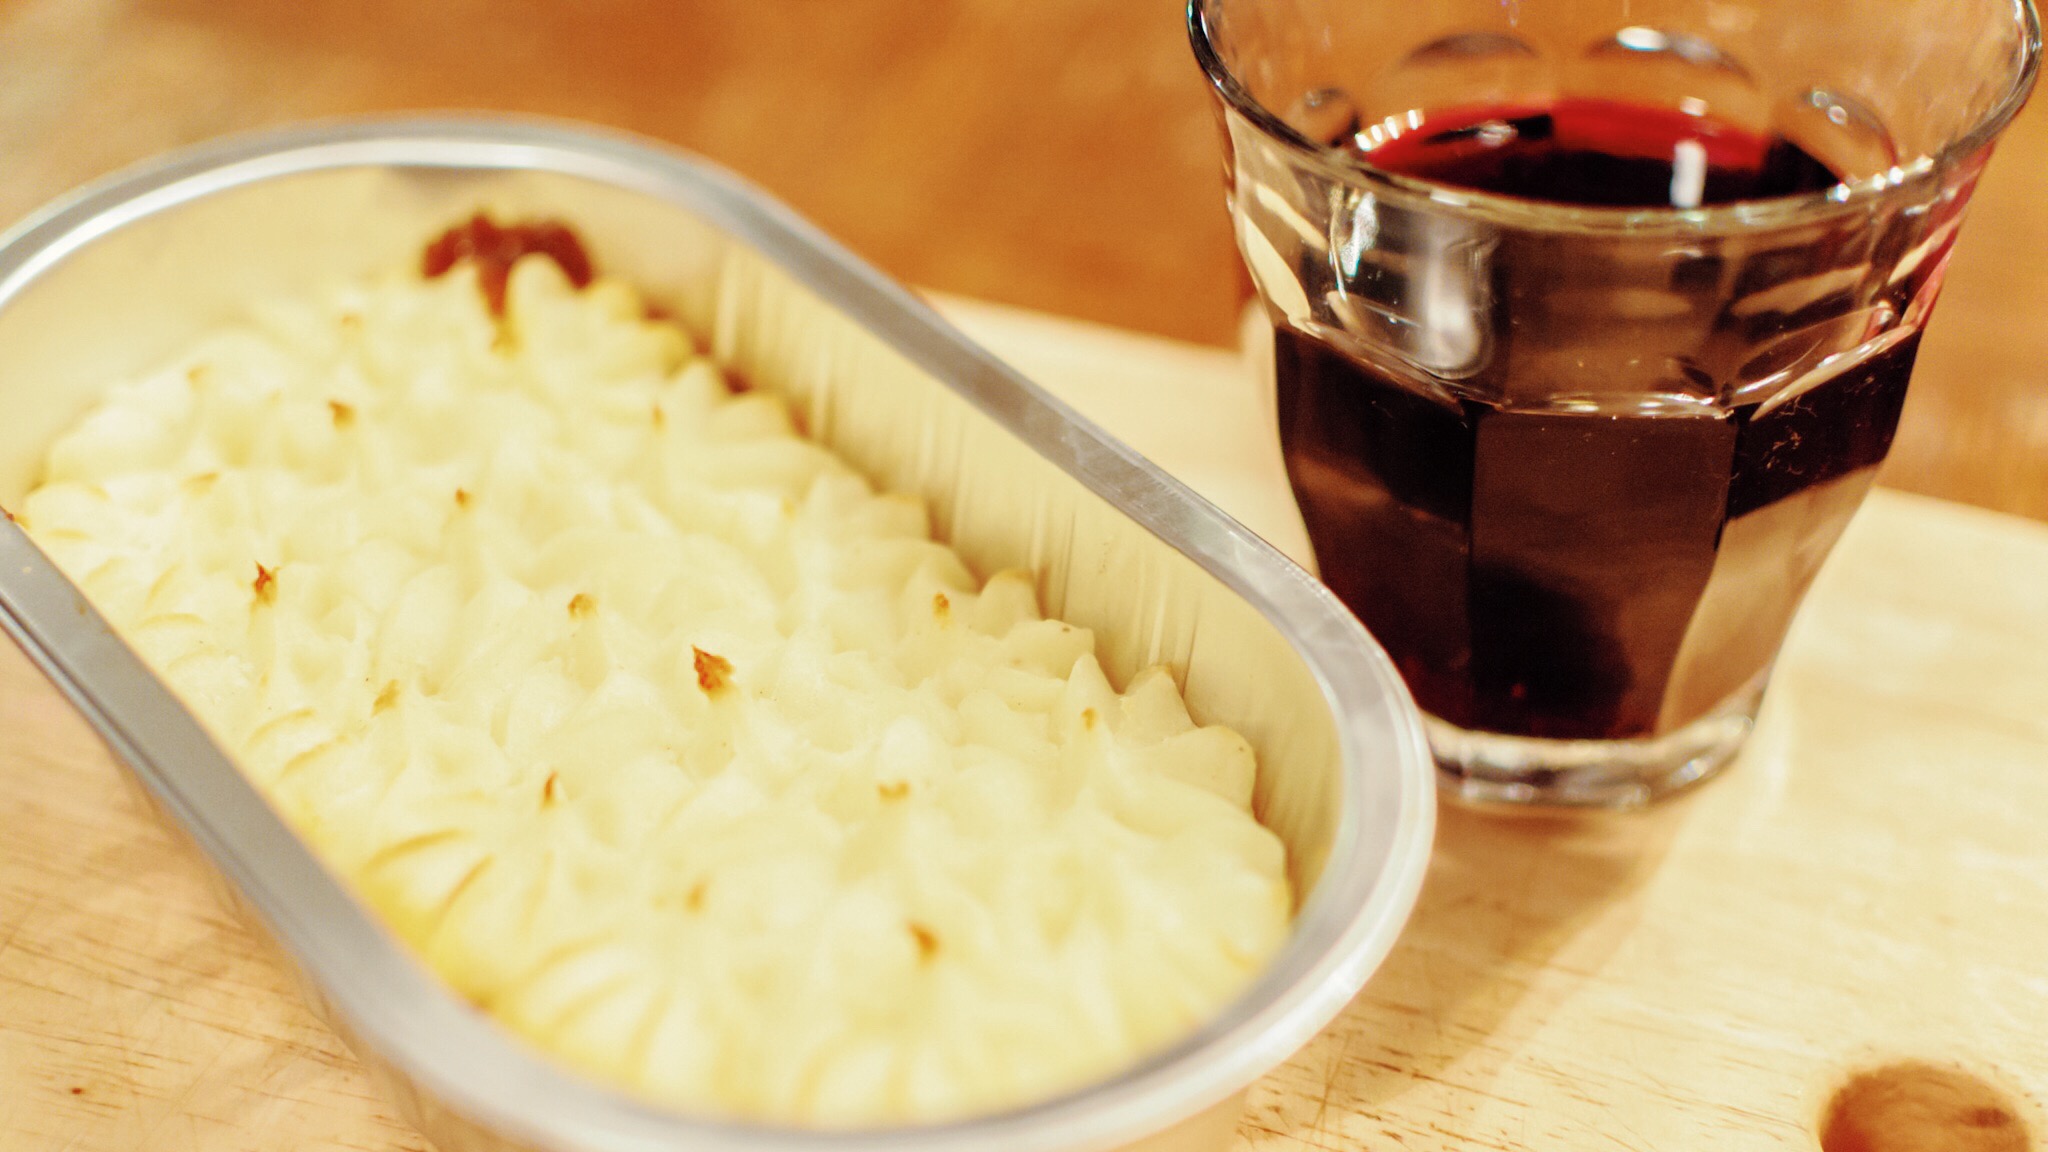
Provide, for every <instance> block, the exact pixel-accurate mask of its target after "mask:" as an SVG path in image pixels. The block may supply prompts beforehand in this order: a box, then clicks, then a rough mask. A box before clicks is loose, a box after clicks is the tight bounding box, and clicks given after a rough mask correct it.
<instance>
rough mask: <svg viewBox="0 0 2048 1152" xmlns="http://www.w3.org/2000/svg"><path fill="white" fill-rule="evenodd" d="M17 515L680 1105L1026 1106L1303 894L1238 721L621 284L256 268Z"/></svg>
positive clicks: (287, 765)
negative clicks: (994, 566)
mask: <svg viewBox="0 0 2048 1152" xmlns="http://www.w3.org/2000/svg"><path fill="white" fill-rule="evenodd" d="M21 513H22V514H21V520H22V522H23V524H24V526H26V527H27V528H28V529H29V530H30V532H31V533H32V534H33V535H34V537H35V538H36V539H37V541H38V542H39V543H41V545H42V546H43V547H44V548H45V549H47V550H48V551H49V552H50V554H51V555H52V556H53V557H55V558H56V560H57V561H58V562H59V563H60V564H61V565H62V566H63V567H64V569H65V570H66V571H67V572H68V573H69V574H70V575H71V576H72V578H73V579H74V580H76V581H77V582H78V583H79V584H80V585H81V586H82V587H84V588H85V589H86V591H87V593H88V594H89V595H90V596H91V597H92V599H93V601H94V603H95V604H96V605H97V606H98V607H99V608H100V610H101V611H102V612H103V613H105V614H106V615H107V616H108V617H109V618H110V619H111V620H112V621H113V623H114V624H115V626H116V627H117V628H119V629H120V630H121V631H122V632H123V634H124V635H125V636H127V637H128V638H129V640H130V641H131V642H132V643H133V644H134V645H135V647H136V648H137V649H138V650H139V651H141V652H142V654H143V655H144V656H145V658H147V659H148V660H149V661H150V662H151V663H152V664H153V665H154V666H155V667H156V668H157V669H158V670H159V671H160V672H161V673H162V674H163V675H164V676H165V678H166V679H167V680H168V681H169V682H170V683H171V684H172V685H173V686H174V687H175V688H176V689H177V690H178V691H179V692H180V693H181V694H182V695H183V696H184V698H185V699H187V700H188V701H189V702H190V703H191V704H192V705H193V706H194V707H195V709H196V710H197V711H198V713H199V714H200V716H201V717H202V718H204V719H205V720H206V721H207V723H208V724H209V725H210V726H211V727H212V729H213V730H214V731H215V732H216V733H217V734H218V735H219V737H220V739H221V740H222V741H223V743H224V744H225V745H226V746H227V747H228V748H230V749H231V750H232V751H234V752H235V753H236V754H237V755H238V758H239V761H240V763H241V764H242V765H243V766H244V768H245V769H246V770H247V771H248V772H249V774H250V775H251V776H252V777H253V778H254V779H255V780H256V782H257V783H258V784H259V785H260V786H261V787H262V788H263V789H264V790H265V792H266V793H267V794H268V795H269V796H270V797H271V798H272V799H273V801H274V802H275V803H276V804H277V805H278V807H279V808H280V810H281V811H282V812H283V813H284V814H285V815H286V817H287V818H288V819H289V820H290V821H291V822H292V823H293V824H294V825H295V826H296V827H297V828H298V829H299V830H300V831H301V832H302V833H303V834H304V835H305V836H307V837H308V839H309V840H310V841H311V842H312V843H313V844H314V845H315V846H316V847H317V848H318V849H319V850H320V852H321V854H322V855H323V857H324V858H325V859H326V860H327V861H328V862H329V863H330V864H331V865H332V866H333V867H334V868H335V869H336V870H337V871H338V872H339V873H341V874H342V875H344V876H346V877H347V878H348V879H349V881H350V882H351V883H352V884H354V885H355V886H356V887H357V889H358V890H359V891H360V892H361V893H362V894H363V895H364V896H365V897H366V898H367V899H368V900H369V902H370V903H371V904H373V905H374V906H375V907H376V908H377V909H378V910H379V911H380V913H381V914H382V915H383V917H384V918H385V919H386V920H387V921H388V922H389V923H390V925H391V926H392V927H393V928H394V929H395V930H396V931H397V933H398V934H399V935H401V936H402V937H403V938H404V939H405V940H406V941H407V942H409V944H410V945H411V946H412V947H413V948H414V949H415V950H416V951H417V952H418V953H419V954H420V955H421V956H422V957H423V958H424V959H425V960H426V961H427V962H428V963H430V964H431V965H432V966H433V967H434V968H435V969H436V970H437V971H439V972H440V973H441V974H442V975H443V976H444V977H445V978H446V979H447V980H448V981H450V982H451V983H452V984H453V985H454V986H455V987H456V988H457V989H459V990H460V991H461V992H462V993H463V994H464V995H466V996H467V997H469V998H470V999H471V1000H472V1001H474V1002H475V1003H476V1004H477V1005H479V1006H480V1007H482V1008H484V1009H486V1010H488V1011H489V1012H490V1013H492V1014H493V1015H495V1016H496V1017H497V1018H499V1019H500V1020H501V1021H502V1022H503V1023H505V1024H506V1025H508V1026H509V1027H510V1028H512V1029H514V1030H515V1031H517V1032H519V1033H521V1034H523V1035H524V1036H526V1037H527V1038H529V1039H530V1040H531V1041H533V1042H534V1043H536V1044H538V1045H539V1046H541V1047H543V1048H545V1049H547V1050H550V1051H552V1052H554V1053H556V1054H557V1055H558V1056H559V1057H561V1058H563V1059H565V1060H567V1061H569V1062H571V1063H573V1064H575V1065H577V1066H580V1067H582V1068H584V1069H587V1070H588V1071H590V1072H593V1073H596V1074H598V1075H600V1076H602V1077H605V1078H608V1079H611V1080H613V1081H616V1082H620V1083H623V1084H626V1085H630V1086H633V1087H635V1088H638V1089H640V1090H642V1091H644V1092H646V1093H648V1094H651V1095H654V1096H656V1097H658V1098H661V1099H664V1100H668V1101H672V1102H674V1103H676V1104H679V1105H681V1106H684V1107H688V1108H692V1109H696V1110H701V1111H709V1112H716V1113H725V1114H738V1115H743V1116H748V1117H754V1118H759V1119H770V1120H776V1121H785V1122H798V1123H819V1124H835V1125H837V1124H863V1123H880V1122H900V1121H904V1120H925V1119H936V1118H943V1117H951V1116H957V1115H961V1114H965V1113H970V1112H980V1111H987V1110H991V1109H996V1108H1000V1107H1003V1106H1008V1105H1015V1104H1021V1103H1026V1102H1029V1101H1030V1100H1033V1099H1036V1098H1040V1097H1043V1096H1045V1095H1048V1094H1050V1093H1053V1092H1055V1091H1057V1090H1059V1089H1062V1088H1067V1087H1073V1086H1076V1085H1078V1084H1079V1083H1081V1082H1083V1081H1086V1080H1090V1079H1094V1078H1098V1077H1100V1076H1102V1075H1105V1074H1108V1073H1110V1072H1112V1071H1114V1070H1116V1069H1117V1068H1119V1067H1121V1066H1124V1065H1126V1064H1128V1063H1130V1062H1131V1061H1133V1060H1134V1059H1136V1058H1138V1057H1139V1056H1141V1055H1143V1054H1145V1053H1146V1052H1148V1051H1151V1050H1155V1049H1157V1048H1159V1047H1160V1046H1162V1045H1164V1044H1166V1043H1169V1042H1171V1041H1173V1040H1175V1039H1177V1038H1179V1037H1181V1036H1182V1035H1184V1034H1186V1033H1187V1032H1188V1031H1190V1030H1191V1029H1192V1028H1193V1027H1195V1026H1196V1025H1197V1024H1198V1023H1199V1022H1200V1021H1202V1020H1203V1019H1205V1018H1206V1017H1207V1016H1209V1015H1210V1014H1212V1013H1214V1012H1215V1011H1216V1010H1218V1009H1219V1008H1220V1007H1221V1006H1222V1005H1223V1003H1224V1002H1225V1001H1226V1000H1228V999H1229V998H1230V997H1231V996H1233V995H1234V994H1235V993H1236V992H1238V991H1239V990H1240V989H1241V988H1242V987H1243V986H1244V985H1245V984H1246V983H1247V982H1248V980H1249V979H1250V978H1251V977H1252V976H1253V974H1254V973H1255V972H1256V971H1257V970H1258V969H1259V968H1260V967H1261V966H1262V964H1263V963H1264V961H1265V960H1266V959H1267V957H1268V956H1269V955H1270V954H1271V953H1272V952H1273V951H1274V950H1275V948H1276V947H1277V946H1278V944H1279V942H1280V940H1281V938H1282V936H1283V935H1284V933H1285V931H1286V928H1287V922H1288V917H1289V912H1290V895H1289V892H1288V887H1287V882H1286V879H1285V872H1284V853H1283V850H1282V848H1281V845H1280V843H1279V841H1278V840H1277V839H1276V838H1275V837H1274V836H1273V835H1272V834H1271V833H1270V832H1268V831H1267V830H1266V829H1264V828H1262V827H1261V826H1260V825H1259V824H1258V823H1257V821H1256V820H1254V819H1253V818H1252V815H1251V811H1250V797H1251V790H1252V778H1253V770H1254V768H1253V756H1252V750H1251V749H1250V747H1249V746H1248V745H1247V744H1246V743H1245V741H1244V740H1243V739H1242V738H1240V737H1239V736H1238V735H1237V734H1235V733H1234V732H1231V731H1229V730H1228V729H1225V728H1220V727H1201V726H1198V725H1196V724H1195V723H1194V722H1192V721H1191V720H1190V719H1189V716H1188V713H1187V710H1186V708H1185V707H1184V706H1183V704H1182V701H1181V698H1180V695H1179V693H1178V691H1177V689H1176V686H1175V683H1174V680H1173V678H1172V677H1171V675H1169V674H1168V673H1167V672H1165V671H1161V670H1155V671H1151V672H1146V673H1143V674H1141V675H1139V676H1138V677H1137V678H1135V679H1134V680H1133V681H1132V682H1131V683H1130V685H1129V686H1128V688H1127V690H1126V691H1124V692H1123V693H1121V694H1120V693H1118V692H1117V691H1116V690H1115V689H1114V688H1113V687H1112V685H1111V684H1110V683H1109V681H1108V680H1107V679H1106V678H1105V677H1104V674H1103V672H1102V670H1101V668H1100V667H1098V665H1097V663H1096V659H1095V657H1094V655H1093V647H1094V641H1093V637H1092V636H1091V635H1090V633H1089V632H1088V631H1087V630H1086V629H1082V628H1077V627H1073V626H1071V625H1068V624H1064V623H1061V622H1059V621H1056V620H1047V619H1043V618H1042V617H1041V616H1040V614H1039V611H1038V607H1037V603H1036V596H1035V593H1034V588H1033V581H1032V579H1031V577H1030V576H1028V575H1027V574H1024V573H1019V572H1005V573H999V574H997V575H996V576H994V577H993V578H991V579H990V580H989V581H988V582H987V583H986V584H978V583H977V581H976V580H975V579H974V578H973V576H972V575H971V574H970V573H969V572H968V571H967V569H966V568H965V567H964V566H963V565H962V563H961V561H960V560H959V558H958V557H957V556H955V555H954V554H953V553H952V552H951V551H950V550H949V549H947V548H946V547H944V546H942V545H940V544H937V543H934V542H933V541H932V540H931V539H930V534H929V529H928V526H927V517H926V513H925V510H924V509H923V507H922V506H921V505H920V503H919V502H918V501H917V500H915V499H912V498H908V497H904V496H899V495H890V494H877V493H876V492H874V491H873V490H872V489H871V487H870V486H869V484H868V483H867V482H866V481H864V480H863V479H862V478H861V477H860V476H858V475H856V474H855V473H854V472H853V471H851V470H850V469H849V468H848V467H847V465H845V464H844V463H842V462H841V461H840V460H838V459H837V458H836V457H834V456H833V455H832V454H831V453H830V452H829V451H827V450H826V449H824V448H822V447H820V446H819V445H817V444H815V443H813V442H811V441H808V440H806V439H804V438H803V437H801V436H800V435H798V434H797V433H796V431H795V430H794V429H793V427H792V422H791V418H790V414H789V413H788V411H787V410H786V409H785V408H784V406H783V405H782V403H781V402H779V401H778V400H777V399H776V398H775V397H773V396H771V395H767V394H763V393H759V392H752V393H744V394H739V395H734V394H732V393H731V392H730V391H729V390H728V388H727V385H726V384H725V382H724V379H723V378H722V376H721V374H720V372H719V371H718V369H717V368H716V367H715V366H714V365H713V364H712V363H711V362H710V361H709V360H707V359H705V358H704V357H702V356H700V355H697V354H696V353H695V352H694V351H693V348H692V345H691V342H690V340H689V338H688V337H687V336H686V335H685V334H684V333H683V332H682V331H681V330H680V329H678V328H677V327H675V326H674V325H673V324H670V323H666V322H659V321H652V320H649V319H647V318H646V317H645V313H644V310H643V307H642V303H641V301H640V299H639V298H638V297H637V296H636V295H635V294H634V292H633V291H632V290H630V289H629V288H627V287H626V286H624V285H622V284H620V283H618V282H616V281H611V280H606V279H603V278H600V279H598V280H597V281H596V282H595V283H594V284H592V285H591V286H590V287H589V288H588V289H587V290H583V291H577V290H576V289H575V288H573V287H572V286H571V285H570V284H569V283H568V281H567V280H566V279H565V278H564V276H563V274H562V272H561V270H560V269H559V268H558V267H557V266H556V264H554V263H552V262H550V261H548V260H546V259H540V258H532V257H529V258H527V259H524V260H521V261H520V262H519V263H518V264H517V265H516V266H515V267H514V268H513V270H512V274H511V278H510V282H509V285H508V286H507V297H506V300H505V314H504V316H503V317H502V318H499V317H494V316H493V315H492V313H491V311H490V310H489V309H488V308H487V307H486V306H485V303H484V300H483V297H482V296H481V295H480V293H479V291H478V284H477V279H476V274H475V271H474V269H473V268H470V267H468V266H466V265H464V266H458V267H457V268H456V269H455V270H454V271H453V272H452V273H451V274H450V275H448V276H446V277H444V278H441V279H436V280H427V279H423V278H421V277H419V276H418V275H400V276H393V277H391V278H388V279H385V280H382V281H378V282H375V283H366V284H360V285H352V286H345V287H339V288H337V289H335V290H334V291H332V292H331V293H329V294H327V295H326V296H325V297H324V298H321V299H318V300H312V301H292V302H279V303H273V304H270V305H266V306H265V307H264V308H263V309H261V311H260V312H259V314H258V315H256V316H255V318H254V319H253V320H252V321H251V322H250V323H247V324H245V325H241V326H238V327H235V328H233V329H229V330H222V331H220V332H218V333H216V334H214V335H211V336H209V337H207V338H205V339H204V340H202V341H200V342H199V343H198V344H197V345H196V346H194V347H193V348H192V349H191V350H190V351H189V352H188V353H187V354H186V355H184V356H182V357H181V358H179V359H178V360H177V361H176V362H175V363H173V364H170V365H169V366H167V367H166V368H164V369H163V370H162V371H159V372H157V373H155V374H153V375H150V376H148V377H147V378H144V379H141V380H137V381H134V382H132V383H128V384H125V385H122V386H118V387H116V388H114V389H112V390H111V391H110V392H109V393H108V394H107V396H106V398H105V400H104V402H103V403H101V404H100V405H99V406H98V407H96V408H95V409H93V410H92V411H91V412H90V413H89V414H87V415H86V416H85V417H84V419H83V420H82V422H81V423H79V424H78V425H77V426H76V427H75V428H74V429H73V430H72V431H71V432H69V433H68V434H67V435H65V436H64V437H63V438H62V439H61V440H59V441H58V442H57V443H56V444H55V445H54V446H53V447H52V448H51V450H50V453H49V457H48V461H47V467H46V474H45V479H44V482H43V483H42V485H41V486H40V487H39V488H38V489H37V490H36V491H35V492H34V493H33V494H32V495H31V496H30V497H29V498H28V500H27V501H26V503H25V506H24V507H23V509H21Z"/></svg>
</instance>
